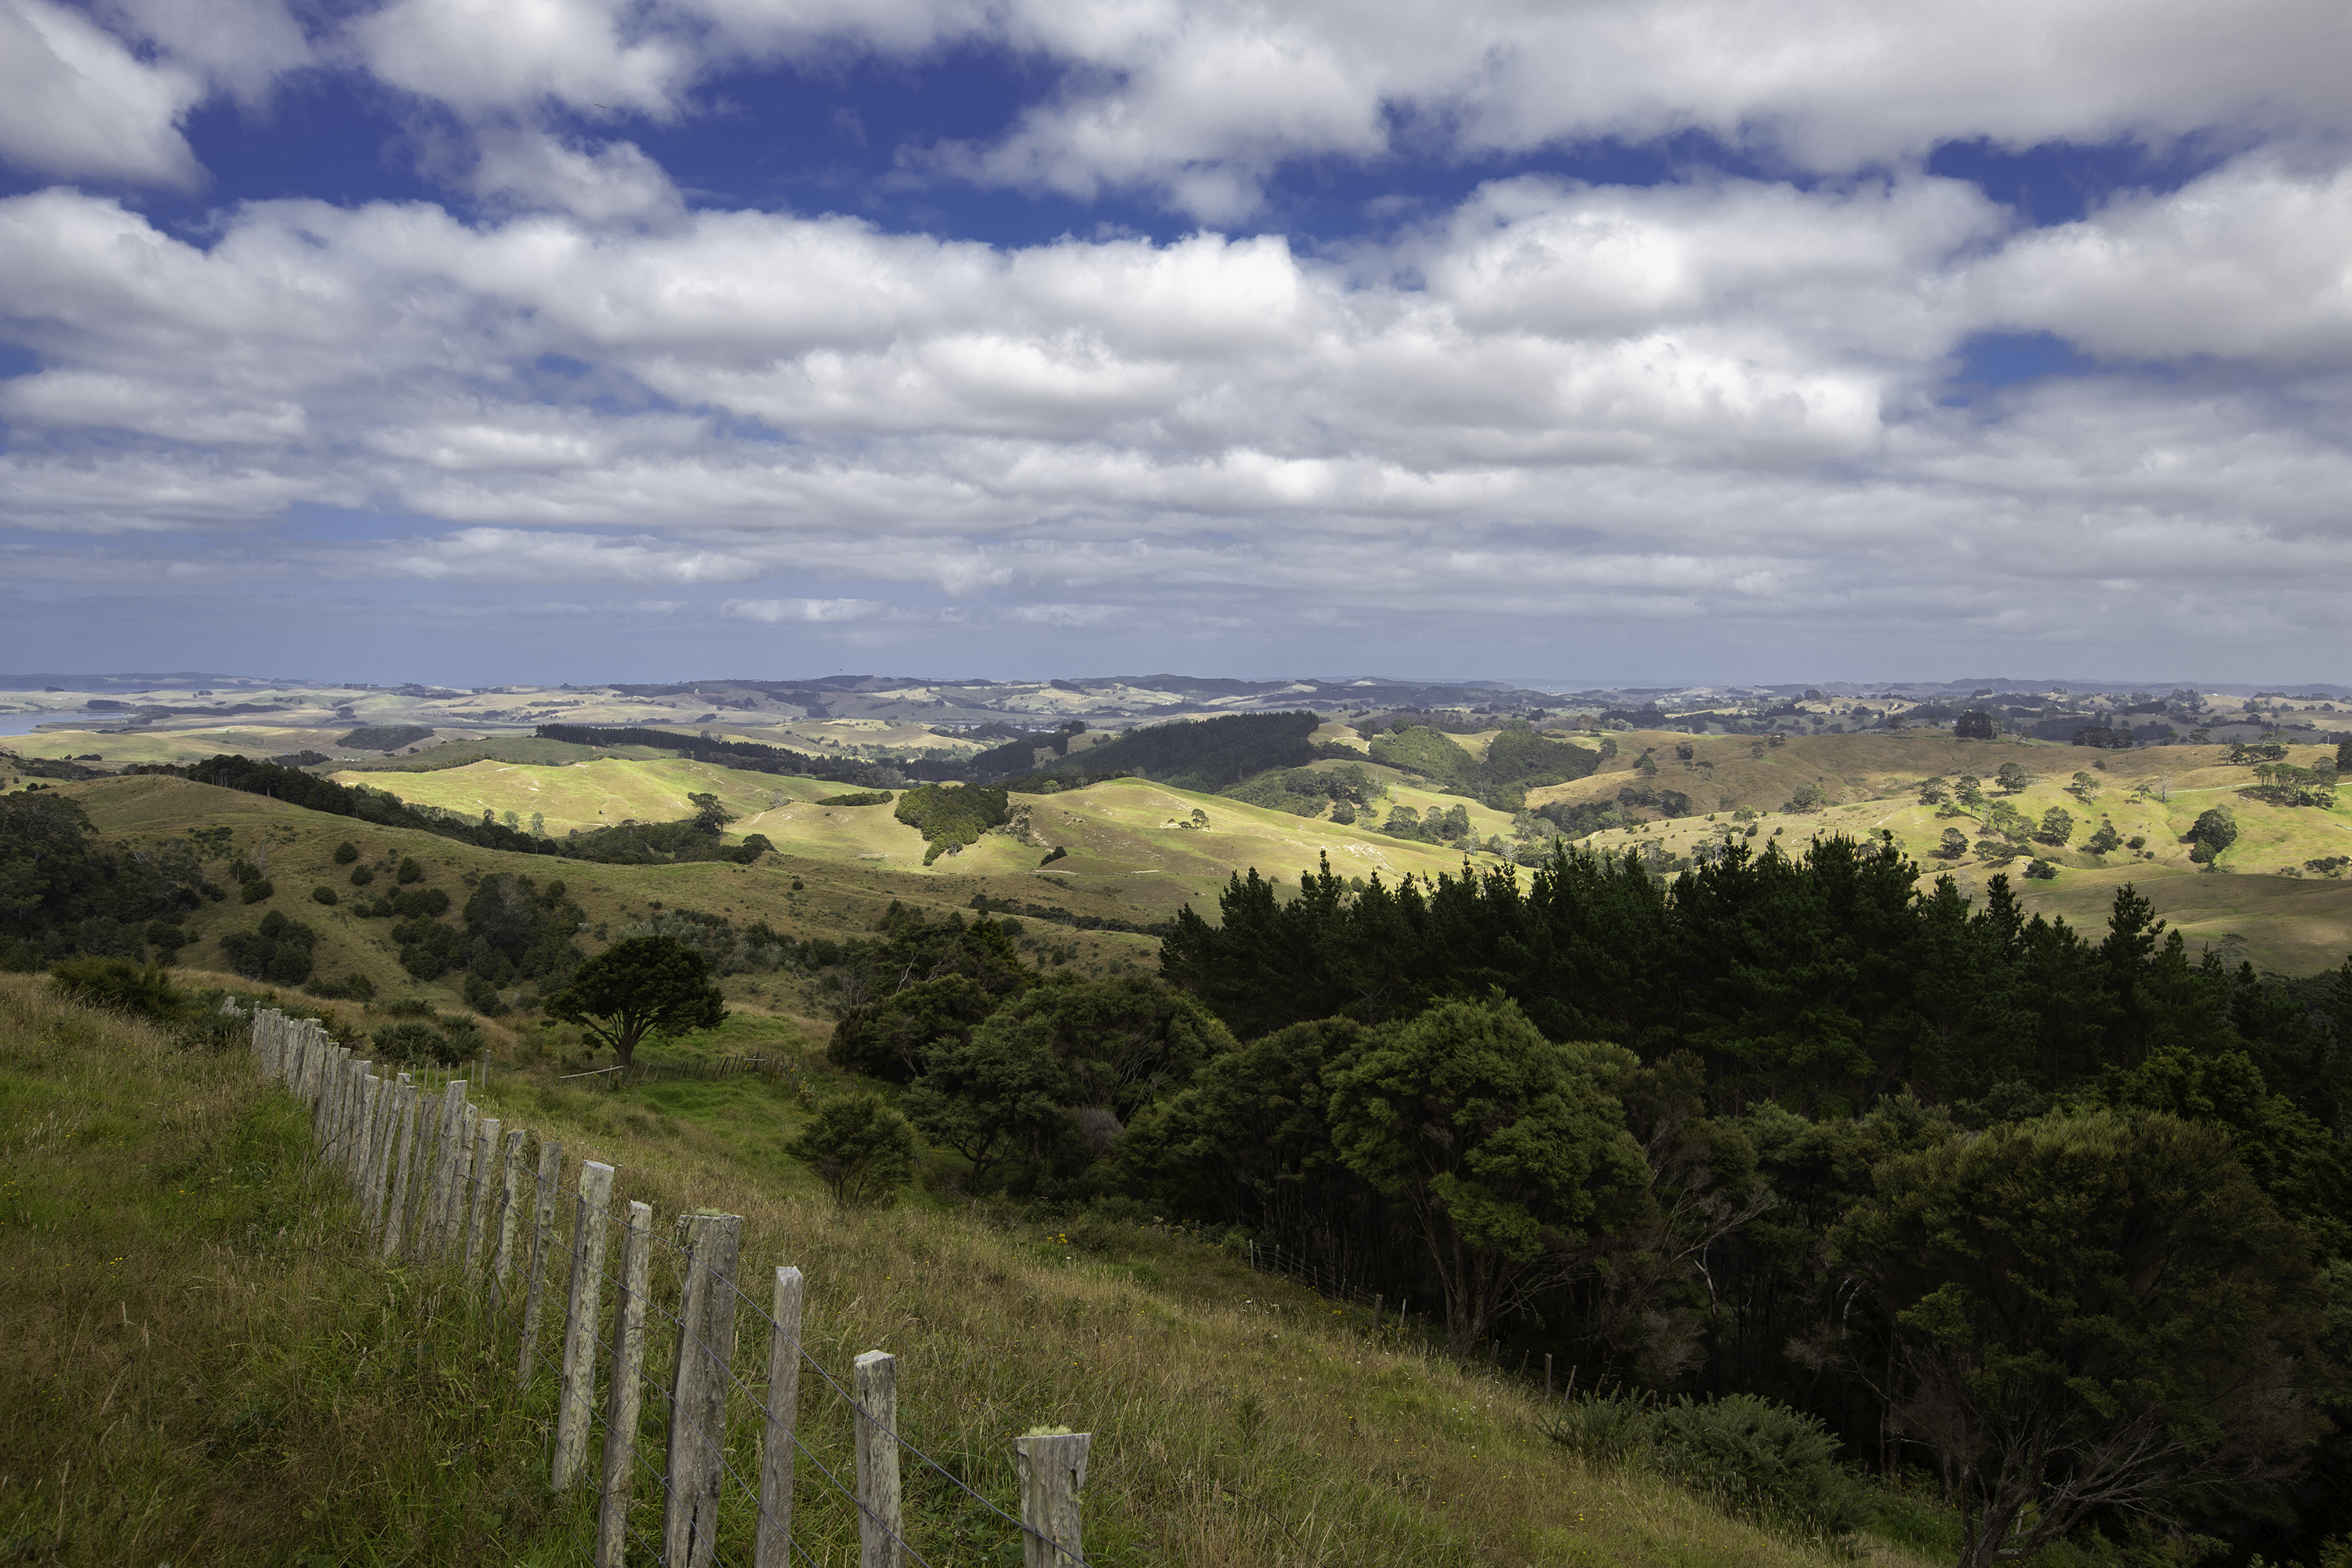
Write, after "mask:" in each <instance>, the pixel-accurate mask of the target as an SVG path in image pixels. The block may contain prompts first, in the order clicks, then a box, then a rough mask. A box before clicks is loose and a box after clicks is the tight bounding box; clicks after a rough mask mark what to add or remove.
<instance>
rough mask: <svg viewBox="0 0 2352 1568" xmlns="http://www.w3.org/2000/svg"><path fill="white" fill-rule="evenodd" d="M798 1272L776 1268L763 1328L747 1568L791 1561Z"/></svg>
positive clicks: (779, 1567) (781, 1567)
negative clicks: (761, 1413)
mask: <svg viewBox="0 0 2352 1568" xmlns="http://www.w3.org/2000/svg"><path fill="white" fill-rule="evenodd" d="M802 1297H803V1280H802V1279H801V1271H800V1270H799V1269H797V1268H778V1269H777V1270H776V1295H775V1301H774V1310H772V1312H771V1313H770V1314H769V1315H770V1316H771V1317H772V1319H773V1320H774V1322H775V1326H774V1327H773V1328H772V1329H771V1330H769V1331H768V1409H767V1417H768V1425H767V1431H766V1432H765V1433H764V1434H762V1435H761V1438H760V1533H759V1535H758V1537H757V1538H756V1540H755V1542H754V1544H753V1546H752V1549H751V1568H789V1565H790V1564H791V1563H792V1560H793V1424H794V1421H795V1419H796V1418H797V1417H798V1415H800V1405H801V1304H802Z"/></svg>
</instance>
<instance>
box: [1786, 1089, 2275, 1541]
mask: <svg viewBox="0 0 2352 1568" xmlns="http://www.w3.org/2000/svg"><path fill="white" fill-rule="evenodd" d="M1873 1183H1874V1189H1875V1190H1874V1194H1873V1195H1872V1196H1871V1197H1870V1198H1869V1199H1868V1200H1866V1201H1865V1202H1864V1203H1862V1204H1860V1205H1856V1207H1855V1208H1854V1209H1853V1211H1852V1212H1851V1213H1850V1214H1849V1215H1847V1217H1846V1219H1845V1220H1844V1222H1843V1224H1842V1225H1841V1226H1839V1227H1838V1228H1837V1230H1836V1232H1835V1233H1834V1237H1833V1247H1834V1248H1835V1251H1836V1255H1837V1256H1838V1258H1840V1259H1841V1260H1842V1261H1843V1263H1844V1264H1845V1265H1846V1266H1847V1267H1849V1268H1853V1270H1854V1271H1855V1272H1856V1273H1857V1275H1858V1276H1859V1277H1860V1278H1861V1279H1863V1280H1864V1281H1865V1282H1866V1283H1867V1284H1868V1286H1869V1288H1870V1289H1872V1290H1873V1291H1874V1294H1875V1296H1876V1299H1877V1304H1878V1306H1879V1309H1880V1311H1881V1314H1882V1320H1881V1321H1884V1322H1885V1323H1886V1324H1888V1325H1890V1327H1891V1337H1892V1347H1891V1351H1890V1352H1889V1355H1890V1359H1891V1364H1892V1365H1893V1366H1894V1368H1895V1376H1896V1378H1897V1379H1898V1382H1897V1384H1896V1386H1895V1388H1894V1389H1892V1390H1890V1391H1889V1393H1890V1394H1891V1396H1892V1397H1893V1399H1894V1401H1895V1420H1896V1422H1897V1423H1898V1425H1899V1428H1900V1430H1902V1431H1903V1432H1904V1433H1905V1434H1906V1436H1909V1437H1911V1438H1912V1439H1913V1440H1915V1441H1916V1442H1918V1443H1920V1444H1922V1445H1924V1446H1925V1447H1927V1448H1928V1449H1929V1450H1930V1451H1932V1452H1933V1453H1934V1454H1935V1455H1936V1457H1937V1460H1938V1461H1939V1463H1940V1464H1941V1466H1942V1468H1943V1473H1944V1480H1945V1485H1946V1488H1947V1489H1948V1492H1949V1493H1950V1494H1951V1495H1953V1496H1954V1497H1955V1498H1956V1499H1957V1500H1958V1503H1959V1506H1960V1514H1961V1521H1962V1526H1963V1531H1964V1545H1963V1547H1962V1550H1961V1554H1960V1562H1961V1564H1962V1568H1980V1565H1983V1564H1990V1563H2001V1562H2014V1561H2022V1560H2023V1559H2026V1558H2029V1557H2032V1555H2034V1553H2036V1552H2039V1551H2040V1550H2041V1549H2042V1548H2043V1547H2045V1546H2047V1545H2049V1544H2051V1543H2052V1542H2054V1541H2056V1540H2058V1539H2060V1538H2061V1537H2063V1536H2064V1535H2065V1534H2066V1533H2067V1532H2068V1531H2072V1530H2074V1528H2076V1527H2077V1526H2079V1525H2081V1524H2082V1523H2084V1521H2086V1520H2088V1519H2090V1518H2092V1517H2094V1516H2095V1515H2098V1514H2101V1513H2105V1514H2108V1515H2114V1514H2118V1513H2122V1512H2125V1511H2127V1510H2130V1509H2132V1508H2133V1507H2135V1506H2137V1505H2140V1504H2144V1503H2146V1502H2147V1501H2149V1500H2154V1499H2156V1498H2158V1497H2159V1496H2161V1495H2162V1494H2165V1493H2172V1494H2175V1495H2176V1496H2178V1495H2179V1494H2181V1493H2184V1492H2186V1491H2187V1490H2188V1489H2190V1488H2192V1487H2196V1486H2200V1485H2201V1486H2213V1485H2217V1484H2227V1485H2231V1486H2233V1487H2238V1488H2245V1487H2249V1486H2253V1485H2256V1484H2259V1483H2263V1482H2267V1481H2272V1480H2275V1479H2280V1478H2281V1477H2283V1476H2284V1474H2286V1473H2288V1472H2289V1471H2291V1469H2292V1468H2294V1463H2295V1461H2296V1460H2297V1459H2298V1458H2300V1454H2299V1452H2298V1450H2299V1449H2300V1448H2301V1447H2302V1445H2303V1444H2305V1442H2307V1441H2308V1440H2309V1439H2310V1438H2312V1437H2314V1436H2317V1434H2318V1431H2319V1429H2320V1426H2321V1424H2320V1423H2319V1421H2318V1420H2317V1418H2316V1415H2315V1412H2314V1411H2312V1409H2311V1408H2310V1405H2309V1403H2308V1400H2307V1397H2305V1395H2303V1394H2299V1393H2298V1391H2297V1389H2296V1386H2295V1385H2296V1378H2295V1375H2294V1366H2293V1363H2294V1360H2295V1358H2297V1357H2298V1356H2299V1355H2300V1354H2302V1353H2304V1352H2306V1351H2307V1350H2308V1349H2309V1347H2310V1342H2311V1341H2312V1339H2313V1337H2314V1335H2315V1332H2316V1331H2317V1330H2318V1328H2319V1314H2318V1305H2319V1303H2318V1300H2317V1299H2316V1297H2315V1294H2314V1292H2313V1289H2312V1274H2311V1268H2310V1264H2309V1261H2308V1259H2307V1258H2306V1256H2305V1244H2304V1240H2303V1237H2301V1236H2300V1235H2299V1234H2298V1233H2297V1231H2296V1230H2295V1228H2294V1226H2292V1225H2290V1224H2288V1223H2286V1222H2285V1221H2284V1220H2283V1219H2282V1218H2281V1217H2280V1216H2279V1215H2278V1213H2277V1211H2276V1210H2275V1209H2274V1208H2273V1205H2272V1204H2271V1202H2270V1200H2269V1198H2268V1197H2267V1196H2266V1195H2265V1194H2263V1191H2262V1189H2261V1188H2260V1186H2258V1185H2257V1184H2255V1182H2254V1181H2253V1180H2252V1177H2251V1176H2250V1175H2249V1174H2248V1173H2247V1172H2246V1170H2245V1168H2244V1167H2243V1166H2242V1164H2241V1163H2239V1161H2238V1159H2237V1158H2236V1156H2235V1155H2234V1154H2233V1152H2231V1139H2230V1136H2229V1134H2228V1133H2227V1132H2226V1131H2222V1130H2221V1129H2220V1128H2216V1127H2212V1126H2210V1125H2208V1126H2198V1125H2194V1124H2191V1123H2189V1122H2186V1121H2180V1120H2179V1119H2178V1118H2175V1117H2173V1116H2170V1115H2167V1114H2164V1113H2162V1112H2147V1111H2127V1112H2121V1113H2117V1112H2108V1111H2098V1112H2094V1113H2091V1114H2089V1115H2083V1116H2073V1117H2060V1118H2053V1119H2050V1120H2046V1121H2031V1122H2025V1123H2021V1124H2018V1125H2013V1126H2008V1127H2001V1128H1996V1129H1993V1130H1991V1131H1988V1132H1987V1133H1986V1134H1985V1135H1984V1136H1983V1137H1981V1138H1978V1139H1974V1140H1970V1141H1966V1142H1962V1141H1958V1140H1955V1141H1952V1142H1944V1143H1940V1144H1937V1145H1936V1146H1934V1147H1932V1148H1929V1149H1927V1150H1925V1151H1922V1152H1917V1153H1913V1154H1908V1155H1903V1156H1897V1157H1896V1158H1895V1159H1893V1160H1891V1161H1889V1162H1887V1163H1885V1164H1883V1165H1882V1166H1880V1167H1879V1169H1878V1170H1877V1171H1876V1172H1875V1173H1874V1177H1873ZM1874 1353H1875V1352H1874Z"/></svg>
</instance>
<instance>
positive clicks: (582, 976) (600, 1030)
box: [546, 936, 727, 1067]
mask: <svg viewBox="0 0 2352 1568" xmlns="http://www.w3.org/2000/svg"><path fill="white" fill-rule="evenodd" d="M546 1005H547V1013H548V1016H550V1017H552V1018H559V1019H562V1021H563V1022H565V1023H569V1024H577V1025H579V1026H581V1027H582V1028H583V1029H585V1030H586V1031H587V1032H588V1034H589V1036H590V1037H592V1038H593V1039H595V1040H596V1041H598V1042H599V1043H600V1044H602V1045H604V1046H606V1047H610V1048H611V1050H612V1052H613V1054H614V1056H615V1057H616V1058H619V1060H620V1063H621V1065H622V1066H623V1067H626V1066H628V1065H629V1063H630V1062H632V1061H633V1060H635V1057H636V1050H637V1047H638V1045H639V1043H640V1042H642V1041H643V1040H644V1039H645V1037H646V1036H647V1035H651V1034H665V1035H667V1034H682V1033H684V1032H686V1031H688V1030H690V1029H715V1028H717V1027H718V1026H719V1025H720V1024H722V1023H724V1022H725V1021H726V1018H727V1003H726V998H725V997H723V996H721V995H720V994H719V987H717V986H716V985H713V984H710V965H709V962H708V961H707V960H706V959H704V957H703V956H702V954H700V953H699V952H696V951H695V950H694V949H692V948H690V947H688V946H687V945H686V943H684V942H680V941H678V940H677V938H676V937H671V936H640V937H630V938H628V939H626V940H625V941H622V942H614V944H613V945H612V946H610V947H608V948H606V949H605V950H604V952H600V953H598V954H597V955H596V956H595V957H593V958H592V959H590V960H588V962H587V963H583V964H582V965H581V966H580V969H579V971H578V973H575V974H573V975H572V983H571V984H569V985H567V986H565V987H564V988H563V989H562V990H561V991H558V992H556V993H555V994H553V995H551V996H550V997H548V998H547V1003H546Z"/></svg>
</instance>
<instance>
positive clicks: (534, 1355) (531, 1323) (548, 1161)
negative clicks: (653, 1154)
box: [515, 1141, 563, 1385]
mask: <svg viewBox="0 0 2352 1568" xmlns="http://www.w3.org/2000/svg"><path fill="white" fill-rule="evenodd" d="M562 1177H563V1145H562V1144H561V1143H550V1142H544V1141H541V1143H540V1145H539V1177H538V1180H537V1182H536V1183H535V1184H534V1188H535V1190H534V1191H533V1193H532V1198H531V1227H530V1289H529V1290H528V1292H527V1293H526V1294H525V1295H524V1296H523V1299H522V1354H521V1356H520V1359H519V1360H518V1361H517V1362H516V1363H515V1382H517V1383H519V1384H526V1385H528V1384H530V1368H531V1363H532V1362H533V1361H535V1360H537V1359H538V1356H539V1308H540V1303H541V1301H543V1300H546V1299H547V1249H548V1247H550V1246H551V1245H552V1244H553V1242H554V1240H555V1185H556V1183H558V1182H559V1181H561V1180H562Z"/></svg>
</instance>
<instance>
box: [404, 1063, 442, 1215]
mask: <svg viewBox="0 0 2352 1568" xmlns="http://www.w3.org/2000/svg"><path fill="white" fill-rule="evenodd" d="M440 1127H441V1112H440V1107H439V1101H438V1100H436V1098H435V1096H434V1093H433V1090H432V1089H430V1088H428V1087H427V1086H426V1085H425V1084H424V1083H422V1082H419V1083H418V1084H417V1086H416V1131H415V1144H416V1178H415V1182H414V1183H413V1184H411V1185H410V1186H409V1188H408V1190H407V1192H405V1193H404V1194H402V1195H401V1206H402V1210H403V1224H404V1226H406V1227H407V1230H408V1240H407V1242H406V1248H405V1249H406V1251H407V1252H408V1254H409V1255H410V1256H411V1257H415V1256H417V1255H419V1254H421V1253H422V1252H423V1250H424V1247H425V1231H426V1230H427V1228H428V1220H429V1216H430V1215H432V1212H433V1164H434V1161H435V1158H436V1155H437V1154H438V1152H439V1139H438V1134H439V1131H440Z"/></svg>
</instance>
